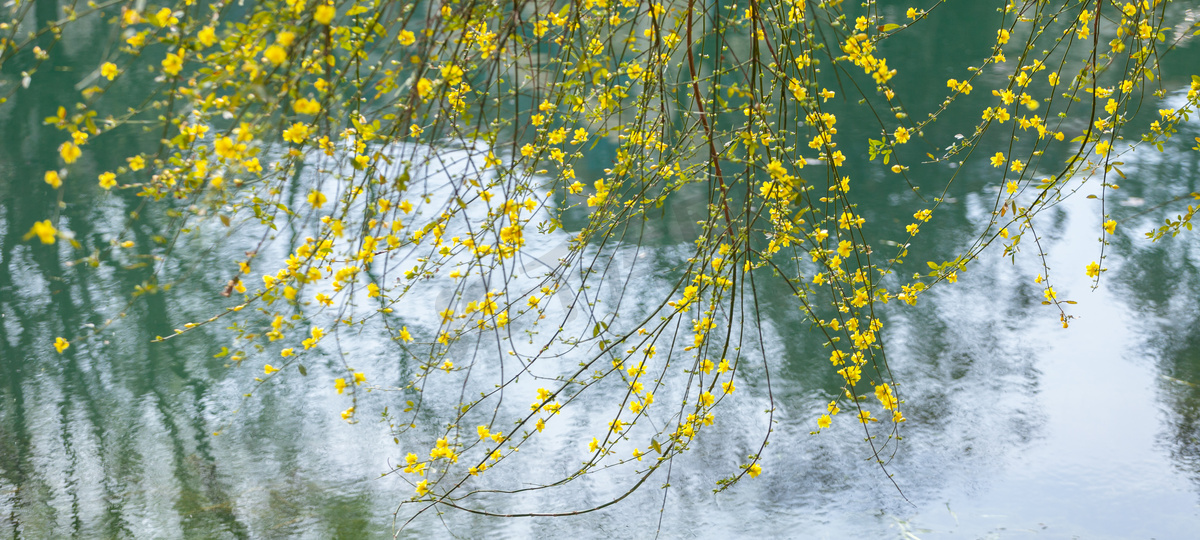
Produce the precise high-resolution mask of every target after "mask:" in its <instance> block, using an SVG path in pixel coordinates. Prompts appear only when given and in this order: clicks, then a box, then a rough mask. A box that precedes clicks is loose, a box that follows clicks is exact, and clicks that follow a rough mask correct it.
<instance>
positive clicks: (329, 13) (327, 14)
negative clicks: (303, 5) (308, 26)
mask: <svg viewBox="0 0 1200 540" xmlns="http://www.w3.org/2000/svg"><path fill="white" fill-rule="evenodd" d="M336 14H337V10H336V9H334V8H333V6H331V5H328V4H326V5H323V6H317V9H315V10H313V20H314V21H317V22H319V23H321V24H329V23H330V22H333V16H334V15H336Z"/></svg>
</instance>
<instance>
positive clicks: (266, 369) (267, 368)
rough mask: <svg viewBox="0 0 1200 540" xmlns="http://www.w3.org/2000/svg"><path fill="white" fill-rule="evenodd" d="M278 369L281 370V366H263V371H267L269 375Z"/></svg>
mask: <svg viewBox="0 0 1200 540" xmlns="http://www.w3.org/2000/svg"><path fill="white" fill-rule="evenodd" d="M276 371H279V368H277V367H275V366H272V365H271V364H267V365H265V366H263V373H266V374H267V375H270V374H272V373H275V372H276Z"/></svg>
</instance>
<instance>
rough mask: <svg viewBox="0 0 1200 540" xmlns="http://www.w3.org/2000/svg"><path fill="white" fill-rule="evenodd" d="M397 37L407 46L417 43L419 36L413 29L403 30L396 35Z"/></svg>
mask: <svg viewBox="0 0 1200 540" xmlns="http://www.w3.org/2000/svg"><path fill="white" fill-rule="evenodd" d="M396 39H397V40H399V41H400V44H401V45H404V46H406V47H407V46H409V45H412V44H413V43H416V41H417V36H416V35H414V34H413V33H412V31H411V30H401V31H400V34H399V35H397V36H396Z"/></svg>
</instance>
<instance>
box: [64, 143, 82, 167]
mask: <svg viewBox="0 0 1200 540" xmlns="http://www.w3.org/2000/svg"><path fill="white" fill-rule="evenodd" d="M82 154H83V152H82V151H80V150H79V147H78V146H75V143H69V142H65V143H62V144H61V145H59V147H58V155H60V156H62V159H63V161H65V162H66V163H67V164H68V165H70V164H71V163H75V160H77V159H79V156H80V155H82Z"/></svg>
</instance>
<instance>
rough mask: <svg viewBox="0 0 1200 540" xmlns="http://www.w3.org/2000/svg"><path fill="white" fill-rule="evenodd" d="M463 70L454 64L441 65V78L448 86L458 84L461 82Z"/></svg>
mask: <svg viewBox="0 0 1200 540" xmlns="http://www.w3.org/2000/svg"><path fill="white" fill-rule="evenodd" d="M462 77H463V70H462V68H460V67H458V66H456V65H453V64H451V65H448V66H442V79H444V80H445V81H446V84H447V85H449V86H458V83H460V82H462Z"/></svg>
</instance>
